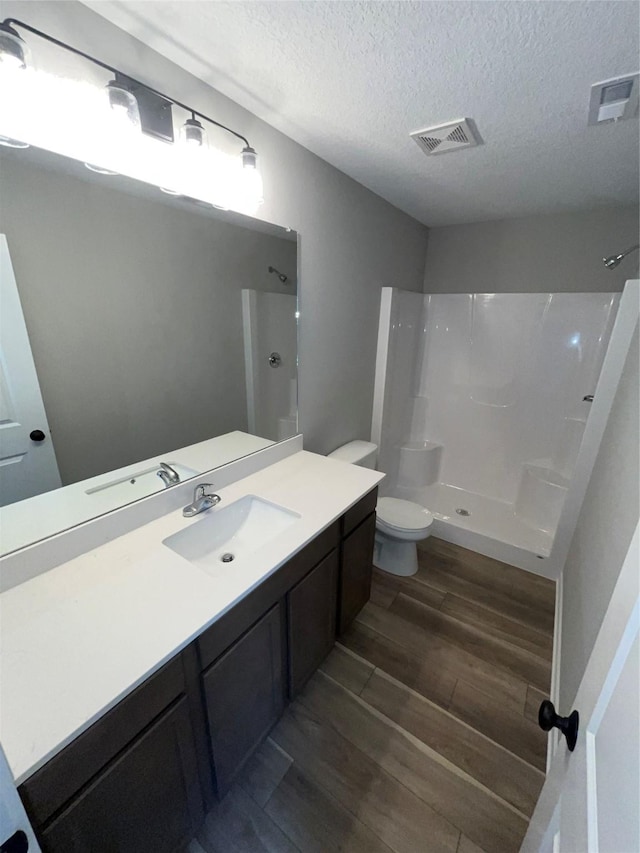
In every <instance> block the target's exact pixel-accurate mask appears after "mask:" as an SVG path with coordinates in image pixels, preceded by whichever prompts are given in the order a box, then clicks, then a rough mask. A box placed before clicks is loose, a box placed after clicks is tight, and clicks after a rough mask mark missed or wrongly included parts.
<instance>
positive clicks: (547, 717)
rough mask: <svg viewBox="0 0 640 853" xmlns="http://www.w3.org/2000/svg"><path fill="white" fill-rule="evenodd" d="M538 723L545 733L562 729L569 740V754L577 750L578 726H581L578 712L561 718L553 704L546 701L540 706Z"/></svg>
mask: <svg viewBox="0 0 640 853" xmlns="http://www.w3.org/2000/svg"><path fill="white" fill-rule="evenodd" d="M538 723H539V725H540V728H541V729H543V730H544V731H545V732H550V731H551V729H554V728H555V729H560V731H561V732H562V734H563V735H564V736H565V737H566V739H567V748H568V750H569V752H573V750H574V749H575V748H576V741H577V740H578V726H579V724H580V715H579V714H578V712H577V711H572V712H571V713H570V714H569V716H568V717H560V716H558V714H556V709H555V708H554V706H553V702H550V701H549V700H548V699H545V700H544V702H542V704H541V705H540V710H539V711H538Z"/></svg>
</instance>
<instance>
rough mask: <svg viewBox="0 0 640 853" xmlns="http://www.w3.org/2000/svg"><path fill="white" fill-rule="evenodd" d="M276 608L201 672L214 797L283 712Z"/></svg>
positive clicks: (279, 622)
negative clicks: (212, 771)
mask: <svg viewBox="0 0 640 853" xmlns="http://www.w3.org/2000/svg"><path fill="white" fill-rule="evenodd" d="M282 611H283V606H282V604H281V603H279V604H277V605H276V606H275V607H273V608H272V609H271V610H270V611H269V612H268V613H266V614H265V615H264V616H263V617H262V619H260V620H259V621H258V622H257V623H256V624H255V625H254V626H253V628H251V629H250V630H249V631H247V633H246V634H245V635H244V636H243V637H241V638H240V639H239V640H238V642H237V643H235V644H234V645H233V646H232V647H231V648H230V649H229V650H228V651H227V652H225V654H224V655H222V657H221V658H220V659H219V660H217V661H216V662H215V663H214V664H213V665H212V666H211V667H209V669H208V670H207V671H206V672H205V673H204V674H203V676H202V683H203V689H204V699H205V706H206V713H207V721H208V724H209V737H210V741H211V752H212V755H213V767H214V776H215V780H216V788H217V793H218V797H220V798H222V797H223V796H224V794H225V793H226V792H227V791H228V790H229V787H230V785H231V783H232V782H233V780H234V778H235V777H236V775H237V773H238V771H239V770H240V768H241V767H242V765H243V764H244V762H245V761H246V759H247V758H248V757H249V756H250V755H251V753H252V752H253V751H254V749H255V748H256V747H257V746H258V744H259V743H260V741H261V740H262V739H263V738H264V737H265V735H266V734H267V733H268V732H269V730H270V729H271V728H272V726H273V725H274V724H275V723H276V722H277V721H278V719H279V717H280V715H281V714H282V711H283V710H284V678H283V670H284V667H283V652H284V648H283V636H282V635H283V631H284V621H283V615H282Z"/></svg>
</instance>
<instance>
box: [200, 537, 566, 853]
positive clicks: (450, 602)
mask: <svg viewBox="0 0 640 853" xmlns="http://www.w3.org/2000/svg"><path fill="white" fill-rule="evenodd" d="M419 555H420V570H419V572H418V574H417V575H415V576H414V577H412V578H397V577H393V576H391V575H388V574H384V573H382V572H379V571H377V570H376V571H375V572H374V582H373V588H372V594H371V601H370V602H369V604H367V606H366V607H365V608H364V610H363V611H362V612H361V614H360V615H359V617H358V619H357V620H356V622H355V623H354V624H353V626H352V627H351V628H350V629H349V630H348V632H347V633H346V634H345V635H344V636H343V637H341V639H340V642H339V643H338V644H337V645H336V647H335V648H334V650H333V652H332V653H331V655H330V656H329V657H328V658H327V660H326V661H325V662H324V664H323V665H322V667H321V669H320V671H318V672H317V673H316V674H315V675H314V677H313V678H312V679H311V681H310V682H309V684H308V685H307V687H306V688H305V690H304V692H303V693H302V695H301V696H300V697H299V698H298V699H297V700H296V701H295V702H294V703H293V704H292V705H290V706H289V708H288V710H287V711H286V713H285V715H284V717H283V718H282V719H281V721H280V722H279V723H278V725H277V726H276V728H275V729H274V730H273V732H272V733H271V736H270V737H269V738H268V739H267V741H266V742H265V743H264V744H263V745H262V747H261V748H260V749H259V750H258V752H257V754H256V755H255V756H254V757H253V758H252V759H251V761H250V764H249V766H247V767H246V769H245V771H244V772H243V775H242V777H241V779H240V780H239V781H238V783H237V784H236V785H235V786H234V788H233V789H232V790H231V792H230V793H229V794H228V796H227V797H226V798H225V800H224V801H223V802H222V803H221V804H220V805H218V806H216V808H215V809H214V810H213V811H212V812H211V813H210V814H209V815H208V817H207V820H206V823H205V825H204V827H203V829H202V831H201V833H200V834H199V836H198V840H197V841H194V842H193V843H192V845H191V846H190V848H189V851H190V853H196V851H197V853H201V851H203V850H204V851H207V853H254V851H255V853H258V851H260V853H263V851H269V853H280V851H286V852H287V853H289V851H292V853H293V852H294V851H301V853H334V851H349V853H351V851H353V853H356V851H357V853H376V851H385V853H389V851H397V853H422V851H428V853H437V851H446V853H478V851H485V853H493V851H495V853H510V851H517V850H518V849H519V847H520V843H521V841H522V838H523V836H524V833H525V831H526V828H527V824H528V821H529V818H530V816H531V813H532V811H533V808H534V805H535V802H536V799H537V796H538V794H539V791H540V788H541V786H542V783H543V781H544V776H543V770H544V767H545V755H546V735H545V734H544V733H543V732H542V731H541V730H540V728H539V727H538V725H537V722H536V720H537V716H536V715H537V709H538V706H539V704H540V701H541V700H542V699H543V698H545V697H546V696H548V691H549V684H550V675H551V648H552V634H553V616H554V600H555V585H554V584H553V583H552V582H551V581H548V580H545V579H543V578H540V577H537V576H535V575H532V574H529V573H527V572H523V571H521V570H519V569H516V568H513V567H512V566H507V565H505V564H504V563H499V562H497V561H495V560H492V559H489V558H488V557H483V556H480V555H478V554H475V553H474V552H472V551H466V550H464V549H462V548H459V547H457V546H455V545H451V544H449V543H446V542H443V541H441V540H438V539H433V538H431V539H428V540H426V542H425V543H424V546H423V547H421V549H420V551H419Z"/></svg>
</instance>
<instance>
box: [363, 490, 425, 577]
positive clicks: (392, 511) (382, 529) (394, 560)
mask: <svg viewBox="0 0 640 853" xmlns="http://www.w3.org/2000/svg"><path fill="white" fill-rule="evenodd" d="M432 524H433V516H432V515H431V513H430V512H429V510H428V509H425V508H424V507H423V506H420V504H416V503H413V501H403V500H400V499H399V498H380V499H379V500H378V505H377V506H376V543H375V548H374V552H373V564H374V566H377V567H378V568H379V569H383V571H385V572H389V573H390V574H392V575H402V576H403V577H408V576H409V575H415V573H416V572H417V571H418V550H417V547H416V543H417V542H419V541H420V540H421V539H426V538H427V536H429V534H430V533H431V525H432Z"/></svg>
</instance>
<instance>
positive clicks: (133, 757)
mask: <svg viewBox="0 0 640 853" xmlns="http://www.w3.org/2000/svg"><path fill="white" fill-rule="evenodd" d="M203 817H204V814H203V810H202V801H201V799H200V788H199V779H198V773H197V769H196V755H195V748H194V744H193V739H192V734H191V724H190V720H189V711H188V707H187V700H186V699H180V700H179V701H178V702H177V703H176V704H175V705H174V706H173V707H171V708H170V709H169V710H168V711H167V712H166V713H165V714H163V715H162V716H161V717H160V718H159V719H158V720H156V722H155V723H154V724H153V725H152V726H151V727H150V728H149V729H148V730H147V731H146V732H145V733H144V734H143V735H142V736H141V737H139V738H138V739H137V740H136V741H134V743H133V744H131V746H130V747H128V748H127V750H126V751H125V752H124V753H123V754H122V755H121V756H119V757H118V758H117V759H116V760H115V761H114V762H112V764H111V765H110V766H109V767H108V768H107V769H106V770H105V771H104V772H103V773H101V774H100V775H99V776H98V777H97V778H96V779H95V780H94V781H93V782H92V783H91V785H89V787H88V788H86V789H85V790H84V791H83V792H82V793H81V794H80V795H79V796H78V797H77V798H76V799H74V800H72V802H71V803H70V805H69V806H68V807H67V808H66V809H65V810H64V811H63V812H62V813H61V814H60V815H59V816H58V817H56V819H55V820H54V821H53V822H52V823H50V824H49V826H47V827H46V828H45V829H44V830H42V831H41V832H40V833H39V840H40V843H41V846H42V849H43V851H44V853H115V852H116V851H117V853H174V851H175V850H176V849H178V848H179V846H180V845H181V844H184V843H185V842H186V841H188V840H189V838H190V837H192V836H193V834H194V833H195V832H197V831H198V829H199V825H200V822H201V821H202V819H203Z"/></svg>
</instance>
